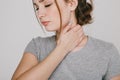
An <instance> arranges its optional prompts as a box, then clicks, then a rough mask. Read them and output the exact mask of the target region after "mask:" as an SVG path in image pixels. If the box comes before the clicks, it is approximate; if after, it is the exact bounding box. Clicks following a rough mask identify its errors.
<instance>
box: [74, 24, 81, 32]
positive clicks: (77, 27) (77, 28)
mask: <svg viewBox="0 0 120 80" xmlns="http://www.w3.org/2000/svg"><path fill="white" fill-rule="evenodd" d="M80 29H81V26H80V25H77V26H75V27H73V28H72V30H73V31H74V32H76V31H78V30H80Z"/></svg>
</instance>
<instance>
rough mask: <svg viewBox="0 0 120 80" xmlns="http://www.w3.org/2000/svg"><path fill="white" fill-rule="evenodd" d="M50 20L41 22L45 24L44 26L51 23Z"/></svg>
mask: <svg viewBox="0 0 120 80" xmlns="http://www.w3.org/2000/svg"><path fill="white" fill-rule="evenodd" d="M49 22H50V21H42V22H41V23H42V24H43V25H44V26H47V25H48V24H49Z"/></svg>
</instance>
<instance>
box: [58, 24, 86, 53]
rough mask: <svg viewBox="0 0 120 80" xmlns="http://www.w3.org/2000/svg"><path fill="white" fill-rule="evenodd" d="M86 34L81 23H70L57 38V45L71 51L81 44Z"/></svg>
mask: <svg viewBox="0 0 120 80" xmlns="http://www.w3.org/2000/svg"><path fill="white" fill-rule="evenodd" d="M84 36H85V35H84V32H83V28H82V27H81V26H80V25H76V26H74V27H72V26H71V25H68V26H66V27H65V28H64V29H63V30H62V32H61V34H60V36H59V39H58V40H57V46H62V48H63V49H64V50H65V51H67V53H69V52H70V51H72V50H73V49H74V48H75V47H76V46H77V45H78V44H80V42H81V41H82V40H83V38H84Z"/></svg>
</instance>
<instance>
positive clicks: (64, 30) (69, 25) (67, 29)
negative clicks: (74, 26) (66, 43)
mask: <svg viewBox="0 0 120 80" xmlns="http://www.w3.org/2000/svg"><path fill="white" fill-rule="evenodd" d="M70 29H71V24H68V25H67V26H66V27H65V28H64V29H63V32H62V33H66V32H68V31H69V30H70Z"/></svg>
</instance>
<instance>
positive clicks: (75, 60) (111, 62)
mask: <svg viewBox="0 0 120 80" xmlns="http://www.w3.org/2000/svg"><path fill="white" fill-rule="evenodd" d="M55 47H56V41H55V36H51V37H47V38H42V37H36V38H33V39H32V40H31V41H30V42H29V43H28V45H27V46H26V48H25V50H24V52H31V53H32V54H33V55H35V56H36V58H37V59H38V60H39V61H42V60H43V59H44V58H45V57H46V56H48V54H49V53H51V51H52V50H53V49H54V48H55ZM117 75H120V55H119V53H118V51H117V49H116V47H115V46H114V45H113V44H111V43H108V42H105V41H102V40H98V39H95V38H93V37H91V36H88V41H87V43H86V45H85V46H84V47H83V48H82V49H81V50H79V51H76V52H70V53H69V54H68V55H67V56H66V57H65V58H64V59H63V60H62V62H61V63H60V64H59V65H58V67H57V68H56V69H55V70H54V72H53V73H52V75H51V76H50V78H49V80H110V79H111V78H112V77H114V76H117Z"/></svg>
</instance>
